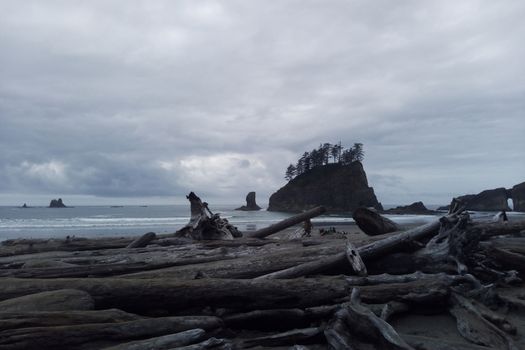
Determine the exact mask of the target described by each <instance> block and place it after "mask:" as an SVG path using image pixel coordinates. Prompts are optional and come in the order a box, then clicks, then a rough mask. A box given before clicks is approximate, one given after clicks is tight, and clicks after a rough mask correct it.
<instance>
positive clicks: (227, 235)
mask: <svg viewBox="0 0 525 350" xmlns="http://www.w3.org/2000/svg"><path fill="white" fill-rule="evenodd" d="M186 198H187V199H188V200H189V201H190V209H191V217H190V221H189V222H188V223H187V224H186V226H184V227H183V228H181V229H180V230H178V231H177V232H175V236H176V237H191V238H193V239H196V240H203V239H233V238H234V237H242V233H241V232H240V231H239V230H238V229H237V228H236V227H235V226H233V225H231V224H230V223H229V222H228V220H226V219H221V217H220V216H219V215H218V214H213V213H212V212H211V210H210V209H209V208H208V203H206V202H203V201H202V200H201V199H200V198H199V197H198V196H197V195H196V194H195V193H193V192H190V194H189V195H187V196H186Z"/></svg>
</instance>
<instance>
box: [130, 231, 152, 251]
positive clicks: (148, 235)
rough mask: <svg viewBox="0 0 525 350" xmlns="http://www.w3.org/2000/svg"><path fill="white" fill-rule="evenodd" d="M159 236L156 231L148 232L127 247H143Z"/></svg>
mask: <svg viewBox="0 0 525 350" xmlns="http://www.w3.org/2000/svg"><path fill="white" fill-rule="evenodd" d="M155 238H157V235H156V234H155V232H148V233H145V234H143V235H142V236H140V237H138V238H137V239H135V240H134V241H133V242H131V243H130V244H128V245H127V246H126V248H142V247H145V246H147V245H148V244H149V243H151V241H153V240H154V239H155Z"/></svg>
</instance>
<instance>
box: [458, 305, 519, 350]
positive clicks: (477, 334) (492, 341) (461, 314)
mask: <svg viewBox="0 0 525 350" xmlns="http://www.w3.org/2000/svg"><path fill="white" fill-rule="evenodd" d="M452 300H453V301H454V304H453V306H452V307H451V308H450V313H451V314H452V315H453V316H454V317H455V318H456V320H457V325H458V331H459V333H460V334H461V335H462V336H463V337H464V338H465V339H467V340H469V341H471V342H472V343H474V344H478V345H483V346H488V347H491V348H495V349H508V350H518V347H517V346H516V344H514V341H513V340H512V339H511V338H510V337H509V336H508V335H507V334H505V332H503V331H502V330H500V329H499V328H498V327H496V326H495V325H494V324H493V323H491V322H490V321H488V320H487V319H486V318H484V317H483V315H482V314H481V313H480V312H479V311H478V310H477V309H476V307H474V306H473V305H472V304H471V303H470V302H469V301H468V300H465V299H463V298H462V297H460V296H458V295H454V296H453V298H452Z"/></svg>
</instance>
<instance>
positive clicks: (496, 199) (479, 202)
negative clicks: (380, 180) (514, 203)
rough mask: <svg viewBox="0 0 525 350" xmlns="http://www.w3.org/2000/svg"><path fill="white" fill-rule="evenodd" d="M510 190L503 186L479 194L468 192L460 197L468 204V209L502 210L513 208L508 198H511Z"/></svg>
mask: <svg viewBox="0 0 525 350" xmlns="http://www.w3.org/2000/svg"><path fill="white" fill-rule="evenodd" d="M509 197H510V196H509V193H508V191H507V190H506V189H505V188H503V187H500V188H495V189H493V190H485V191H482V192H480V193H478V194H468V195H465V196H460V197H458V199H459V200H460V201H462V202H464V203H466V205H467V210H473V211H501V210H506V211H509V210H511V209H510V208H509V204H508V202H507V199H508V198H509Z"/></svg>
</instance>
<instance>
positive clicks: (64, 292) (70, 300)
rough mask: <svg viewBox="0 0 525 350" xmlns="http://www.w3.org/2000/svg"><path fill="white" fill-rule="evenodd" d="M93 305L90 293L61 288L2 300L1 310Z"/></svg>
mask: <svg viewBox="0 0 525 350" xmlns="http://www.w3.org/2000/svg"><path fill="white" fill-rule="evenodd" d="M66 288H67V287H66ZM93 306H94V301H93V298H92V297H91V296H90V295H89V294H88V293H86V292H84V291H82V290H75V289H59V290H51V291H45V292H40V293H35V294H29V295H24V296H20V297H17V298H12V299H7V300H4V301H1V302H0V312H23V311H65V310H92V309H93Z"/></svg>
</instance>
